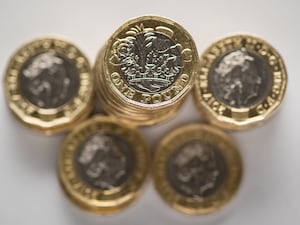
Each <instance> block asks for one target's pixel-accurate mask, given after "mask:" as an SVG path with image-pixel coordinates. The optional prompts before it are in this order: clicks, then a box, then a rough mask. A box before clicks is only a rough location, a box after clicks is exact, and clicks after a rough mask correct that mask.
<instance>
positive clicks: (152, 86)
mask: <svg viewBox="0 0 300 225" xmlns="http://www.w3.org/2000/svg"><path fill="white" fill-rule="evenodd" d="M126 40H127V41H126V42H125V43H124V44H123V45H122V46H121V47H120V50H119V60H120V62H119V63H120V68H121V72H122V76H123V78H124V79H125V80H126V81H127V82H128V84H129V85H130V86H131V87H133V88H135V89H136V90H139V91H142V92H146V93H156V92H160V91H162V90H165V89H167V88H168V87H170V86H171V85H172V84H173V83H174V82H175V81H176V79H177V77H178V76H179V74H180V72H181V69H182V57H181V48H180V47H179V45H176V44H175V43H174V41H173V40H171V39H170V38H169V37H168V36H166V35H164V34H161V33H157V32H143V33H139V34H137V35H136V36H132V37H130V38H129V37H128V38H127V39H126Z"/></svg>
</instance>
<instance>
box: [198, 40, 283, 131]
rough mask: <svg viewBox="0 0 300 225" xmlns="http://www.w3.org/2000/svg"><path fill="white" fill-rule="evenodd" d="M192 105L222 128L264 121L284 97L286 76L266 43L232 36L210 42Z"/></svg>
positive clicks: (233, 127) (243, 126)
mask: <svg viewBox="0 0 300 225" xmlns="http://www.w3.org/2000/svg"><path fill="white" fill-rule="evenodd" d="M200 68H201V69H200V74H199V76H198V77H197V78H196V85H195V91H194V94H195V95H194V96H195V103H196V105H197V107H198V109H199V110H200V111H201V112H203V113H204V115H205V116H206V117H207V118H208V120H209V121H210V122H211V123H212V124H214V125H216V126H219V127H222V128H225V129H234V130H239V129H246V128H250V127H253V126H254V125H257V124H259V123H261V122H264V121H266V120H267V119H268V118H269V117H270V116H271V115H272V114H273V112H274V111H275V110H276V109H277V108H278V107H279V105H280V103H281V102H282V99H283V97H284V94H285V89H286V84H287V73H286V69H285V65H284V62H283V59H282V58H281V56H280V54H279V53H278V52H277V51H276V50H275V49H274V48H273V47H272V46H271V45H270V44H269V43H267V42H266V41H264V40H262V39H261V38H258V37H254V36H251V35H234V36H229V37H226V38H223V39H221V40H219V41H216V42H215V43H213V44H212V45H211V46H210V47H209V48H208V49H207V50H206V51H205V52H204V53H203V55H202V56H201V59H200Z"/></svg>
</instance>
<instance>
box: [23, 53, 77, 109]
mask: <svg viewBox="0 0 300 225" xmlns="http://www.w3.org/2000/svg"><path fill="white" fill-rule="evenodd" d="M78 88H79V73H78V71H77V69H76V67H75V65H74V63H73V62H71V60H69V59H68V58H67V57H65V56H63V55H62V54H58V53H56V52H55V51H48V52H44V53H41V54H39V55H36V56H34V57H32V58H31V59H29V60H28V61H27V62H26V63H25V64H24V66H23V68H22V70H21V74H20V90H21V94H22V96H24V97H25V98H26V99H27V100H28V101H29V102H31V103H32V104H34V105H36V106H38V107H40V108H45V109H49V108H57V107H59V106H62V105H64V104H66V103H67V102H68V101H70V100H71V99H72V98H73V97H74V96H75V94H76V93H77V91H78Z"/></svg>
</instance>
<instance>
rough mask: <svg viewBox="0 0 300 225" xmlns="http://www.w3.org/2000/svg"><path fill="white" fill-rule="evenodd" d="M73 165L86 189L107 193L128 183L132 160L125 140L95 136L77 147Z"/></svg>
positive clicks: (108, 136) (109, 136) (132, 157)
mask: <svg viewBox="0 0 300 225" xmlns="http://www.w3.org/2000/svg"><path fill="white" fill-rule="evenodd" d="M75 164H76V165H77V171H78V172H79V175H80V177H81V178H82V179H83V180H84V181H85V182H86V183H87V184H88V185H90V186H92V187H94V188H97V189H101V190H110V189H113V188H116V187H119V186H120V185H122V184H123V183H125V182H126V181H127V180H128V178H129V177H130V175H131V174H132V171H133V166H134V156H133V153H132V151H131V149H130V147H129V145H128V144H127V142H126V141H125V140H123V139H121V138H120V137H117V136H114V135H109V134H101V133H97V134H95V135H93V136H91V137H90V138H89V139H88V140H87V141H86V142H85V143H84V144H83V145H82V146H81V147H80V150H79V152H78V155H77V157H76V162H75Z"/></svg>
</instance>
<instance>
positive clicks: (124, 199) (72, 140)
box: [58, 116, 150, 214]
mask: <svg viewBox="0 0 300 225" xmlns="http://www.w3.org/2000/svg"><path fill="white" fill-rule="evenodd" d="M98 132H109V133H111V134H114V135H116V136H120V137H122V138H124V139H125V140H126V141H128V143H129V144H130V145H131V146H132V150H133V152H134V154H135V158H136V166H135V169H134V172H133V174H132V175H131V177H130V178H129V180H128V181H126V182H125V183H124V184H122V185H121V186H119V187H115V188H113V189H111V190H99V189H96V188H93V187H90V186H89V185H88V184H86V183H85V182H84V181H83V180H82V179H81V178H80V176H79V175H78V174H77V172H76V170H75V165H74V160H75V159H74V157H75V154H76V151H77V149H78V147H79V146H80V145H81V144H82V143H83V142H84V141H85V140H86V139H87V138H89V137H90V136H92V135H93V134H95V133H98ZM149 163H150V151H149V149H148V146H147V144H146V142H145V140H144V138H143V137H142V135H141V134H140V132H139V131H138V130H136V129H135V127H130V126H128V125H122V124H120V122H119V121H117V120H116V119H114V118H111V117H104V116H94V117H93V118H91V119H89V120H87V121H85V122H83V123H81V124H80V125H78V126H77V127H75V128H74V130H73V131H72V132H71V133H70V134H69V135H68V136H67V138H66V139H65V141H64V143H63V146H62V149H61V153H60V158H59V170H58V172H59V179H60V182H61V185H62V187H63V190H64V191H65V193H66V195H67V196H68V197H69V199H70V200H71V201H72V202H74V203H75V204H76V205H78V206H79V207H81V208H82V209H85V210H87V211H90V212H94V213H99V214H110V213H114V212H117V211H120V210H121V209H123V208H126V207H127V206H129V205H130V204H131V203H132V202H134V200H136V199H137V197H138V196H139V195H140V193H141V191H142V187H143V185H144V183H145V181H146V178H147V175H148V172H149Z"/></svg>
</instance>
